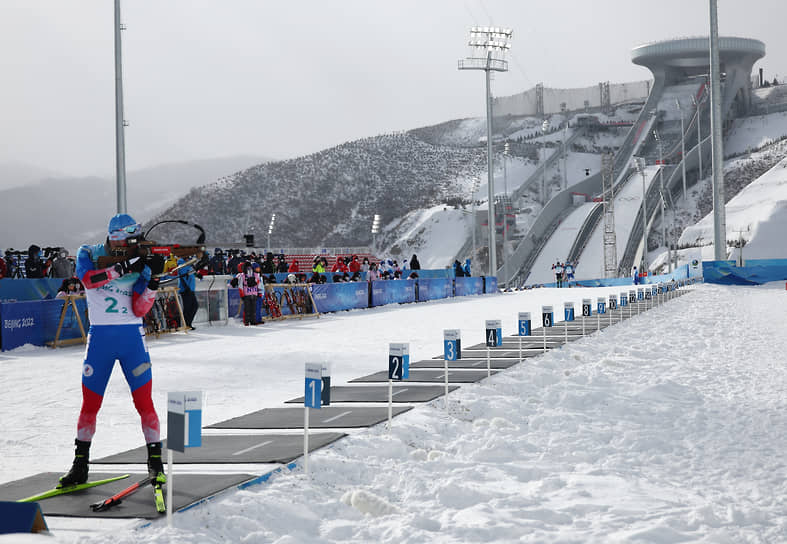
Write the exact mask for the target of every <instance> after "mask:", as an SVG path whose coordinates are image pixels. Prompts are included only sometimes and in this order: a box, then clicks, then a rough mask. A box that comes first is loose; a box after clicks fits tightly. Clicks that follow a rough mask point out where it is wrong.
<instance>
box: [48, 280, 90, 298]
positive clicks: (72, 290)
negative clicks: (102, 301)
mask: <svg viewBox="0 0 787 544" xmlns="http://www.w3.org/2000/svg"><path fill="white" fill-rule="evenodd" d="M84 294H85V288H84V287H83V286H82V282H81V281H79V278H76V277H72V278H65V279H63V282H62V283H61V284H60V287H59V288H58V290H57V295H55V298H66V297H67V296H68V295H84Z"/></svg>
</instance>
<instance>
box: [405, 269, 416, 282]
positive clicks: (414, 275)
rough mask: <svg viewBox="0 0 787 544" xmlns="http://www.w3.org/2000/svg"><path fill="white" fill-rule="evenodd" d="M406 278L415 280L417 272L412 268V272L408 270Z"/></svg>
mask: <svg viewBox="0 0 787 544" xmlns="http://www.w3.org/2000/svg"><path fill="white" fill-rule="evenodd" d="M407 279H408V280H417V279H418V272H416V271H415V270H413V271H412V272H410V275H409V276H407Z"/></svg>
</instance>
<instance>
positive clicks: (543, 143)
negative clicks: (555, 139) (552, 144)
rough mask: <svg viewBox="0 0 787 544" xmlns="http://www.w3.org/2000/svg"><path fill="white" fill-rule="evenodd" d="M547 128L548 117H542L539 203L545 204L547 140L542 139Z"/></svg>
mask: <svg viewBox="0 0 787 544" xmlns="http://www.w3.org/2000/svg"><path fill="white" fill-rule="evenodd" d="M548 130H549V119H544V122H543V123H541V136H542V139H541V148H542V150H543V155H544V159H543V160H542V161H541V173H542V176H541V201H542V202H541V205H542V206H546V205H547V142H546V140H544V139H543V136H546V134H547V131H548Z"/></svg>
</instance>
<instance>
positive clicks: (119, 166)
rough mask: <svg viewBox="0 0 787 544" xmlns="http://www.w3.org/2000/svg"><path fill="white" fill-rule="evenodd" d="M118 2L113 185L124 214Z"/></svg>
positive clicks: (117, 5)
mask: <svg viewBox="0 0 787 544" xmlns="http://www.w3.org/2000/svg"><path fill="white" fill-rule="evenodd" d="M125 29H126V27H125V26H124V25H123V24H122V23H121V22H120V0H115V185H116V193H117V195H116V196H117V213H126V140H125V136H124V127H125V126H126V121H125V119H123V65H122V60H121V59H122V48H121V38H120V31H121V30H125Z"/></svg>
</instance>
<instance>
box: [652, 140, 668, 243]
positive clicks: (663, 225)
mask: <svg viewBox="0 0 787 544" xmlns="http://www.w3.org/2000/svg"><path fill="white" fill-rule="evenodd" d="M653 137H654V138H655V139H656V142H658V144H659V194H660V195H661V237H662V239H663V240H664V245H665V246H667V221H666V220H665V219H664V146H663V145H662V142H661V138H660V137H659V131H658V130H655V129H654V130H653Z"/></svg>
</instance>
